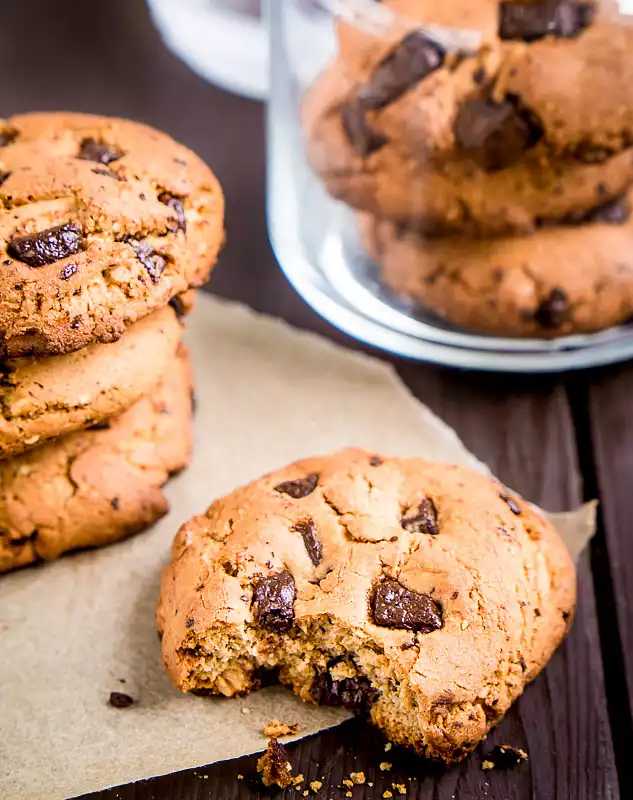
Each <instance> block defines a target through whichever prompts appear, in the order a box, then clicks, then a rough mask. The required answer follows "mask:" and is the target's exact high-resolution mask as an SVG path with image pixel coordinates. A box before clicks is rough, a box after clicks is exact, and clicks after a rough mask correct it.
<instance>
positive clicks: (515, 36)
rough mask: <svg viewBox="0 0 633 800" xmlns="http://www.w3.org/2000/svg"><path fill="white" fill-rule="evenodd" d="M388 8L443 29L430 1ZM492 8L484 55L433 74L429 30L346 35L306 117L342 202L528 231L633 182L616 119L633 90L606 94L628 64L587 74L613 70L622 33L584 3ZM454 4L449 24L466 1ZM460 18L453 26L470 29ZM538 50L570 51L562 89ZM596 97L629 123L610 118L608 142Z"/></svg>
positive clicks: (314, 160) (482, 228)
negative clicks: (590, 66) (607, 56)
mask: <svg viewBox="0 0 633 800" xmlns="http://www.w3.org/2000/svg"><path fill="white" fill-rule="evenodd" d="M384 5H385V6H386V7H389V8H392V7H395V6H396V5H398V7H399V10H400V11H401V13H403V14H405V16H407V17H408V18H409V19H412V20H414V19H415V20H417V21H418V24H420V25H425V24H426V23H428V21H431V22H436V21H437V20H436V19H435V16H434V15H435V14H436V11H435V10H434V9H433V8H431V7H428V4H425V3H422V4H418V3H414V2H413V1H412V2H409V3H407V2H406V0H402V2H401V3H399V4H396V3H390V2H387V3H385V4H384ZM432 5H435V7H436V8H439V7H440V6H438V4H432ZM483 6H484V7H485V9H486V13H487V15H488V16H487V17H486V19H483V20H481V19H480V20H479V24H480V25H481V26H482V28H481V30H482V31H483V32H484V34H485V35H484V37H483V38H482V43H480V45H479V50H478V51H477V52H476V53H474V54H473V53H470V54H467V55H464V54H459V53H456V52H449V51H447V52H446V53H445V55H444V57H443V60H442V61H441V63H439V62H438V61H437V60H436V61H434V62H433V64H434V66H435V68H434V69H433V70H431V71H430V72H429V73H428V74H425V75H423V76H422V77H420V75H421V72H422V67H421V66H420V67H419V69H418V68H417V67H416V65H418V66H419V64H420V63H421V62H423V61H424V62H425V63H427V62H429V57H428V54H427V55H426V56H425V55H424V53H426V49H425V48H426V47H427V45H425V44H424V40H425V36H426V34H425V33H424V32H423V30H421V29H419V28H418V29H417V30H414V31H413V32H409V33H408V34H406V35H405V34H404V33H403V32H402V30H400V29H398V28H397V27H396V28H395V29H394V30H393V31H392V30H391V29H388V31H387V33H386V34H384V35H383V36H379V37H377V36H376V35H373V36H369V34H363V33H361V32H359V31H357V30H354V29H352V28H351V27H349V26H341V29H340V32H339V34H340V53H339V55H338V56H337V58H336V59H335V60H334V62H333V63H332V64H331V66H330V67H328V68H327V69H326V70H325V71H324V72H323V73H322V75H321V76H320V77H319V78H318V79H317V81H316V82H315V84H314V85H313V86H312V87H311V88H310V89H309V90H308V92H307V95H306V98H305V104H304V114H303V116H304V125H305V129H306V149H307V154H308V159H309V161H310V163H311V165H312V167H313V169H314V170H315V171H316V172H317V173H318V174H319V175H320V176H321V177H322V178H323V180H324V182H325V185H326V187H327V189H328V191H329V192H330V193H331V194H332V195H333V196H335V197H337V198H339V199H342V200H344V201H345V202H346V203H348V204H350V205H352V206H354V207H356V208H359V209H362V210H365V211H368V212H370V213H372V214H374V215H378V216H381V217H385V218H389V219H394V220H396V221H405V220H409V219H415V220H416V222H417V223H418V225H424V226H425V228H426V230H427V231H429V232H431V233H441V232H446V231H460V232H462V233H470V234H475V235H493V234H502V233H503V234H511V233H528V232H530V231H531V230H533V229H534V228H535V227H537V226H538V224H539V222H540V221H542V220H559V219H561V218H564V217H565V216H567V215H569V214H575V213H579V212H582V211H586V210H589V209H591V208H592V207H593V206H594V205H596V204H597V202H598V200H599V199H600V198H602V200H603V201H606V200H609V199H613V198H615V197H616V196H617V195H618V194H619V193H621V192H623V191H624V190H626V189H627V188H628V186H630V185H631V183H632V182H633V151H631V149H630V145H631V143H632V142H633V139H630V137H629V135H628V133H627V130H628V127H627V126H628V122H627V120H626V117H627V114H628V112H627V111H626V110H623V109H622V108H620V109H619V110H617V109H618V106H619V104H620V103H621V104H622V105H623V107H624V106H626V97H627V93H626V92H625V93H624V94H622V93H621V94H620V98H624V100H618V102H616V99H615V98H616V93H615V92H613V91H609V92H606V91H603V89H604V88H605V87H604V86H602V84H606V78H605V73H609V72H610V71H611V69H612V68H614V69H615V68H617V65H616V64H614V63H613V62H611V61H609V63H608V65H604V64H603V65H602V72H600V70H599V69H598V68H596V70H594V71H593V72H592V73H591V74H592V75H594V77H593V78H591V79H589V78H587V79H586V80H585V72H584V71H582V70H584V64H585V60H586V61H587V63H593V61H596V62H599V61H600V58H601V55H600V54H601V53H602V54H604V51H605V49H606V46H607V45H606V42H607V41H610V39H611V34H612V31H611V28H612V27H613V26H609V25H607V24H606V23H600V24H598V23H597V22H596V23H594V21H593V11H592V6H591V5H590V4H584V3H580V2H579V3H576V2H571V0H567V1H566V2H565V1H563V2H558V3H557V2H553V3H543V2H540V3H539V2H531V3H521V2H518V3H496V2H494V3H493V2H490V3H488V4H483ZM441 8H442V9H443V10H442V12H441V13H442V15H443V16H444V17H445V16H446V14H449V16H450V13H449V9H453V4H444V6H441ZM457 11H459V12H460V13H463V10H461V9H454V11H453V13H455V12H457ZM416 15H417V16H416ZM490 15H492V16H493V18H494V20H495V26H496V27H495V34H494V36H493V37H492V38H491V37H490V24H489V22H490V20H489V17H490ZM459 19H460V18H459V15H456V16H455V18H454V19H453V20H452V23H451V22H450V20H445V19H443V20H442V22H443V24H453V25H455V26H458V27H461V24H460V21H459ZM466 19H467V17H466ZM486 20H487V21H486ZM424 30H427V31H428V32H432V31H433V30H434V29H433V28H432V27H431V28H429V27H428V25H427V27H426V28H425V29H424ZM616 33H617V35H616ZM543 37H546V38H543ZM613 37H614V41H615V42H616V47H615V51H616V52H617V53H618V55H614V56H613V58H614V59H615V60H616V61H617V59H620V61H622V62H623V64H624V62H626V61H627V59H628V56H627V55H626V54H627V52H629V51H630V48H629V49H628V50H627V46H628V45H627V43H629V44H631V45H633V30H631V29H628V28H616V31H615V33H614V34H613ZM427 38H428V37H427ZM519 40H521V41H519ZM629 40H630V42H629ZM369 41H372V42H373V43H374V47H373V48H371V47H369V44H368V42H369ZM377 43H381V44H380V45H378V44H377ZM533 48H537V52H538V53H540V52H541V50H544V51H545V53H546V54H547V53H553V54H559V53H563V54H564V59H563V60H564V61H565V69H564V70H563V71H560V70H559V71H558V72H557V71H556V70H557V69H558V67H559V64H558V61H556V57H555V55H551V58H550V60H551V61H552V66H551V71H552V73H556V75H557V76H558V77H557V78H556V79H555V80H554V78H552V79H551V80H550V78H549V76H548V74H545V71H544V70H545V68H544V67H543V64H544V63H549V61H548V60H547V58H545V57H544V58H543V59H540V58H537V57H536V56H535V55H533ZM438 58H439V57H438ZM561 58H562V57H561ZM592 59H593V61H592ZM559 60H560V59H559ZM554 62H556V63H555V64H554ZM573 64H575V71H574V69H573ZM539 70H540V71H539ZM581 72H582V80H580V78H578V75H579V74H580V73H581ZM623 74H624V77H623V79H622V80H624V81H625V82H626V81H628V77H627V76H628V72H627V71H626V69H623ZM599 76H601V77H599ZM550 84H551V85H552V87H553V88H552V92H557V94H556V95H555V99H556V102H552V101H551V99H550V98H549V94H548V91H549V86H550ZM630 85H631V86H633V81H631V82H630ZM563 86H564V89H563V88H562V87H563ZM627 86H628V84H627ZM556 87H558V88H556ZM576 89H577V90H576ZM630 91H631V90H630V89H627V92H630ZM594 93H595V94H600V96H601V102H600V103H599V104H598V106H599V108H600V115H601V116H604V117H605V118H606V119H611V120H615V117H617V120H618V123H617V124H616V122H615V121H613V123H612V124H611V126H610V127H609V124H610V123H607V122H605V127H604V128H603V129H602V132H601V134H600V135H599V133H598V121H597V120H598V119H599V116H594V115H593V111H591V108H592V107H593V106H592V104H591V101H590V97H591V95H592V94H594ZM563 94H564V95H565V102H563V101H562V95H563ZM631 99H632V102H631V104H630V107H631V108H633V98H631ZM609 104H610V105H609ZM608 105H609V107H610V109H611V115H610V116H609V115H608V114H607V108H606V106H608ZM570 106H573V108H574V111H573V113H571V112H570V111H569V108H570ZM616 110H617V114H616ZM632 113H633V112H632ZM563 117H565V118H566V119H567V123H566V126H565V125H563V123H562V121H561V120H562V118H563ZM574 120H576V122H575V123H574ZM592 120H593V123H592V122H591V121H592ZM581 121H584V122H585V123H586V125H585V127H586V129H587V130H585V129H582V130H581ZM574 124H575V129H574V131H573V132H572V127H573V125H574ZM592 124H593V128H592V129H591V131H589V128H590V127H591V125H592ZM618 125H619V127H618ZM588 131H589V132H588ZM618 131H619V133H618Z"/></svg>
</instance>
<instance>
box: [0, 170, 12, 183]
mask: <svg viewBox="0 0 633 800" xmlns="http://www.w3.org/2000/svg"><path fill="white" fill-rule="evenodd" d="M10 175H11V173H10V172H2V171H1V170H0V186H2V184H3V183H4V182H5V181H6V179H7V178H8V177H9V176H10Z"/></svg>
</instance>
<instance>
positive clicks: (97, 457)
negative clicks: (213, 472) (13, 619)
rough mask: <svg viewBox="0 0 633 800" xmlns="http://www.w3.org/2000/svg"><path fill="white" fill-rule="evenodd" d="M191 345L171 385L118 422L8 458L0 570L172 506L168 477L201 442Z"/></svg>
mask: <svg viewBox="0 0 633 800" xmlns="http://www.w3.org/2000/svg"><path fill="white" fill-rule="evenodd" d="M190 422H191V375H190V371H189V363H188V359H187V356H186V353H185V352H184V349H182V347H181V350H180V351H179V353H178V355H176V356H174V357H173V359H172V361H171V362H170V364H169V365H168V366H167V368H166V370H165V375H164V380H163V382H162V385H160V386H158V387H157V388H156V389H154V390H153V391H152V392H150V394H148V395H147V396H146V397H144V398H143V399H141V400H139V401H138V402H137V403H136V404H135V405H133V406H132V407H131V408H130V409H128V410H127V411H126V412H125V413H123V414H122V415H121V416H119V417H117V418H115V419H113V420H111V421H110V422H109V423H107V424H104V425H101V426H98V427H96V428H92V429H90V430H86V431H80V432H78V433H72V434H70V435H68V436H65V437H63V438H61V439H58V440H56V441H54V442H50V443H49V444H46V445H44V446H43V447H39V448H37V449H36V450H32V451H31V452H29V453H25V454H23V455H21V456H17V457H16V458H12V459H9V460H7V461H1V462H0V572H6V571H7V570H12V569H16V568H17V567H21V566H24V565H26V564H31V563H32V562H34V561H39V560H42V559H45V560H50V559H54V558H57V557H58V556H60V555H62V553H65V552H67V551H69V550H76V549H78V548H84V547H96V546H97V545H104V544H109V543H111V542H116V541H118V540H119V539H123V538H124V537H126V536H130V535H131V534H133V533H137V532H138V531H141V530H143V528H146V527H148V526H149V525H151V524H152V523H154V522H156V520H158V519H160V517H162V516H163V515H164V514H165V513H166V512H167V510H168V504H167V500H166V498H165V496H164V494H163V491H162V488H161V487H162V486H163V484H164V483H165V482H166V481H167V478H168V477H169V475H171V474H172V473H174V472H177V471H179V470H181V469H183V468H184V467H185V466H186V465H187V462H188V460H189V452H190V446H191V432H190Z"/></svg>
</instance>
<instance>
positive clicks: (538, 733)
mask: <svg viewBox="0 0 633 800" xmlns="http://www.w3.org/2000/svg"><path fill="white" fill-rule="evenodd" d="M0 71H1V74H2V75H3V76H10V78H8V77H5V78H4V79H3V80H2V81H1V82H0V108H1V109H2V113H3V114H5V115H8V114H10V113H13V112H15V111H23V110H29V109H34V108H42V109H45V108H48V109H53V108H68V109H78V110H86V111H95V112H100V113H106V114H117V115H122V116H130V117H134V118H137V119H140V120H143V121H146V122H149V123H151V124H154V125H157V126H158V127H161V128H164V129H165V130H167V131H169V132H170V133H172V134H173V135H174V136H176V137H177V138H179V139H181V140H182V141H184V142H185V143H187V144H189V145H190V146H191V147H193V148H194V149H196V150H197V151H198V152H199V153H200V154H201V155H202V156H203V157H204V158H206V159H207V160H208V161H209V162H210V163H211V164H212V165H213V167H214V169H215V170H216V171H217V173H218V175H219V177H220V179H221V181H222V183H223V185H224V187H225V190H226V195H227V202H228V209H229V210H228V218H227V229H228V237H229V238H228V245H227V248H226V250H225V252H224V254H223V256H222V260H221V264H220V266H219V267H218V269H217V270H216V273H215V274H214V276H213V279H212V282H211V286H212V289H213V290H214V291H215V292H217V293H219V294H222V295H225V296H227V297H231V298H234V299H239V300H242V301H244V302H246V303H248V304H250V305H251V306H253V307H254V308H257V309H259V310H263V311H266V312H268V313H272V314H277V315H279V316H283V317H285V318H286V319H287V320H289V321H290V322H292V323H293V324H296V325H299V326H301V327H305V328H310V329H312V330H316V331H318V332H321V333H324V334H325V335H328V336H330V337H331V338H333V339H336V340H337V341H339V342H344V343H346V344H348V345H349V346H353V347H360V345H358V344H356V343H354V342H352V341H351V340H349V339H347V337H345V336H344V335H343V334H341V333H339V332H337V331H334V330H333V329H332V328H331V327H329V326H328V325H327V324H326V323H325V322H324V321H323V320H321V319H320V318H319V317H318V316H317V315H316V314H314V313H313V312H312V311H311V310H310V309H309V308H308V307H307V306H306V305H305V304H304V303H303V302H302V301H301V300H300V299H299V298H298V297H297V296H296V294H295V293H294V291H293V290H292V289H291V287H290V286H289V285H288V284H287V283H286V281H285V280H284V278H283V276H282V274H281V272H280V271H279V270H278V268H277V266H276V264H275V260H274V257H273V254H272V253H271V251H270V247H269V245H268V240H267V234H266V224H265V214H264V182H265V165H264V146H263V113H262V108H261V106H259V105H257V104H255V103H249V102H247V101H243V100H240V99H238V98H235V97H232V96H230V95H227V94H224V93H222V92H220V91H218V90H216V89H214V88H213V87H211V86H208V85H207V84H205V83H204V82H203V81H202V80H200V79H199V78H197V77H196V76H194V75H193V74H192V73H190V72H189V70H188V69H187V68H186V67H184V66H183V65H182V64H180V63H179V62H178V61H177V60H176V59H174V58H173V57H172V56H171V55H169V54H168V53H167V51H166V50H164V48H163V47H162V45H161V43H160V41H159V39H158V37H157V35H156V33H155V31H154V30H153V28H152V27H151V24H150V22H149V20H148V16H147V12H146V9H145V7H144V4H143V2H142V0H109V2H108V3H100V4H96V3H85V2H84V0H63V1H60V2H57V3H55V4H51V3H50V2H48V1H47V0H19V2H18V0H13V2H5V3H3V4H0ZM363 349H366V348H363ZM392 360H393V359H392ZM394 363H395V364H396V366H397V368H398V370H399V372H400V374H401V376H402V377H403V379H404V380H405V381H406V383H407V384H408V385H409V386H410V387H411V389H412V391H413V392H414V393H415V394H416V395H417V396H418V397H419V398H421V399H422V400H423V401H424V402H426V403H427V404H428V405H430V407H431V408H433V409H434V410H435V411H436V412H437V413H439V414H440V415H441V416H442V417H443V418H444V419H445V420H446V421H447V422H449V424H451V425H453V426H454V427H455V428H456V429H457V431H458V433H459V434H460V435H461V436H462V437H463V439H464V441H465V442H466V444H467V445H468V446H469V447H470V448H471V449H472V450H473V451H474V452H475V453H476V454H477V455H478V456H479V457H480V458H482V459H483V460H485V461H487V462H488V463H489V465H490V466H491V467H492V469H493V470H494V471H495V472H497V474H498V475H499V477H500V478H501V479H502V480H504V481H506V482H507V483H508V484H509V485H511V486H513V487H514V488H516V489H517V490H518V491H521V492H523V493H525V494H526V495H527V496H528V497H529V498H530V499H531V500H534V501H535V502H537V503H540V504H542V505H544V506H546V507H549V508H552V509H557V508H558V509H560V508H568V507H571V506H573V505H575V504H577V503H578V502H579V501H580V499H581V496H582V481H581V476H580V472H579V468H578V463H577V457H576V445H575V439H574V429H573V424H572V418H571V414H570V408H569V404H568V400H567V393H566V388H565V384H564V383H563V382H562V381H560V380H557V379H554V378H547V379H534V380H532V379H521V380H520V379H514V378H511V377H499V376H496V377H491V376H482V375H472V374H468V373H459V372H449V371H446V370H443V369H439V368H434V367H429V366H424V365H417V364H412V363H407V362H403V361H394ZM623 380H625V382H626V386H625V388H626V389H628V390H629V391H628V396H629V397H630V388H631V387H630V386H628V383H629V382H633V375H631V374H630V373H625V378H624V379H623ZM609 391H610V390H609V388H608V386H607V387H606V388H603V389H601V388H600V386H598V388H597V389H596V393H595V395H592V397H593V398H594V400H593V402H594V403H595V404H596V407H598V406H601V405H602V404H603V403H606V409H607V410H606V411H605V409H601V411H600V414H596V415H595V419H596V420H597V421H596V423H595V425H596V441H597V442H598V456H599V461H600V466H601V469H602V470H603V480H602V483H603V484H604V485H605V487H606V484H608V483H610V481H611V480H612V479H613V478H617V473H618V472H619V470H620V469H621V470H626V468H628V466H629V462H628V460H627V453H628V454H630V453H631V452H633V441H630V442H629V438H630V437H631V436H633V434H627V436H628V438H626V439H625V438H624V437H623V441H622V443H621V447H620V449H618V442H616V441H614V439H615V438H617V437H616V436H614V434H613V419H612V418H611V416H610V414H612V415H613V416H614V418H615V420H616V421H620V428H624V427H626V426H625V419H626V417H627V410H626V409H625V407H624V406H623V405H621V404H620V402H621V401H619V400H617V401H616V400H614V399H613V398H612V399H611V400H609V399H608V395H609ZM618 391H620V390H618ZM605 393H606V394H605ZM616 394H617V392H616ZM605 397H607V400H605ZM359 402H362V398H359ZM608 409H612V410H611V411H610V412H609V411H608ZM601 415H602V416H601ZM600 420H602V421H603V422H600ZM614 454H615V455H614ZM611 458H615V461H613V462H610V459H611ZM628 458H630V455H629V456H628ZM629 472H630V469H629ZM616 483H617V486H616V487H615V488H614V489H613V491H612V494H611V499H610V501H608V502H607V504H606V505H605V514H606V517H607V518H608V521H609V525H608V530H609V531H614V533H613V537H611V536H610V538H609V547H610V551H611V552H612V553H613V554H614V556H615V559H616V561H617V559H620V560H619V561H617V563H616V565H615V566H614V573H613V574H614V584H617V586H618V591H619V592H620V595H621V596H622V597H624V598H628V597H630V592H631V591H632V590H631V587H632V586H633V567H631V564H633V558H632V557H631V556H633V553H632V552H631V547H630V546H628V547H627V546H626V544H625V543H623V541H622V537H621V535H620V533H621V531H622V530H625V524H626V517H627V506H626V501H627V491H626V488H625V487H624V485H623V480H620V481H619V483H618V482H617V481H616ZM605 491H606V492H607V494H608V491H609V490H608V488H605ZM615 532H617V533H615ZM611 538H613V539H614V541H613V542H612V541H611ZM626 557H628V559H629V562H628V564H626V565H624V564H622V563H621V561H622V560H624V559H625V558H626ZM579 574H580V603H579V609H578V614H577V618H576V621H575V624H574V628H573V631H572V633H571V635H570V637H569V639H568V641H567V642H566V643H565V645H564V646H563V647H562V648H561V649H560V651H559V652H558V653H557V654H556V655H555V657H554V659H553V660H552V663H551V664H550V666H549V667H548V669H547V670H546V672H545V674H544V675H543V676H541V677H540V678H539V679H538V680H537V681H536V682H535V683H534V684H533V685H532V686H531V687H530V688H529V689H528V690H527V692H526V694H525V696H524V697H523V698H522V699H521V700H520V701H519V702H518V703H517V705H516V706H515V707H514V708H513V709H512V710H511V712H510V713H509V714H508V715H507V717H506V719H505V720H504V721H503V723H502V724H501V726H500V727H499V728H498V729H497V730H496V731H494V732H493V734H492V735H491V736H490V737H489V740H488V741H487V742H486V743H484V745H483V746H482V749H481V750H482V752H483V753H485V752H487V751H488V749H489V748H490V747H492V745H493V744H495V743H501V742H508V743H511V744H514V745H517V746H521V747H524V748H525V749H526V750H528V751H529V753H530V762H529V764H528V765H526V766H522V767H520V768H518V769H516V770H512V771H509V772H502V771H493V772H483V771H482V770H481V765H480V762H481V756H480V754H475V755H474V756H473V757H472V758H471V759H469V760H468V761H467V762H465V763H464V764H462V765H460V766H458V767H456V768H454V769H451V770H449V771H442V770H441V769H439V768H438V767H435V766H433V765H430V764H428V763H425V762H422V761H421V760H419V759H414V758H412V757H411V756H409V755H407V754H406V753H402V752H400V751H396V750H394V751H391V753H390V754H389V758H388V760H389V761H391V762H393V764H394V768H393V772H392V773H389V774H386V773H381V772H380V770H378V769H377V766H376V765H377V764H378V763H379V762H380V761H382V760H385V754H384V742H383V741H382V740H381V738H380V736H379V735H378V734H376V733H375V732H374V731H372V730H371V729H370V728H368V727H367V726H366V725H364V724H363V723H361V722H359V721H353V722H350V723H347V724H345V725H343V726H340V727H339V728H337V729H334V730H332V731H329V732H327V733H324V734H321V735H319V736H316V737H312V738H311V739H309V740H306V741H303V742H301V743H299V744H297V745H296V746H294V747H293V748H292V755H293V762H294V764H295V768H296V770H297V771H301V772H303V774H304V775H305V776H306V778H307V779H308V780H312V779H315V778H319V779H321V778H322V776H324V778H325V780H324V785H323V788H322V789H321V790H320V791H319V792H318V796H319V797H320V798H322V800H328V799H329V798H339V797H344V790H340V789H337V788H336V787H337V786H339V785H340V783H341V780H342V779H343V778H344V777H347V776H348V775H349V772H350V771H352V770H353V771H361V770H362V771H364V772H365V774H366V776H367V780H368V781H372V782H374V786H373V787H369V786H367V785H366V786H364V787H358V788H357V789H355V790H354V798H356V800H361V798H370V797H372V798H373V797H381V796H382V793H383V792H384V791H385V790H387V789H389V790H391V791H393V790H392V789H391V783H392V782H394V781H395V782H400V781H402V782H403V783H405V784H406V785H407V787H408V790H407V796H408V797H411V798H419V800H423V799H424V800H427V798H428V799H429V800H430V799H431V798H433V799H434V800H435V799H437V800H440V799H441V800H449V798H450V800H479V798H481V800H483V798H498V799H499V800H501V799H503V800H527V799H528V798H538V799H539V800H541V799H543V800H548V799H549V798H552V800H553V798H561V800H565V799H566V798H569V800H585V799H586V800H599V799H601V798H617V797H618V796H619V793H618V781H617V777H616V772H615V765H614V751H613V745H612V740H611V731H610V727H609V719H608V714H607V704H606V699H605V691H604V683H603V670H602V662H601V655H600V652H601V651H600V640H599V634H598V626H597V622H596V612H595V598H594V588H593V582H592V576H591V571H590V563H589V559H588V557H585V558H583V559H582V560H581V564H580V568H579ZM627 589H628V594H627ZM620 617H621V619H622V620H623V622H622V624H621V626H620V630H621V631H622V636H623V643H624V644H625V646H626V650H627V653H628V654H629V660H628V661H627V664H629V668H630V669H632V670H633V658H631V656H630V654H631V652H633V628H632V627H631V625H632V623H631V615H630V614H628V612H627V610H626V609H624V610H623V611H622V612H621V615H620ZM631 674H633V673H629V677H630V678H631ZM201 735H204V732H201ZM116 757H117V754H116V753H113V758H116ZM238 773H241V774H243V775H244V776H246V778H245V780H237V775H238ZM253 773H254V758H252V757H251V758H246V759H240V760H239V761H236V762H228V763H224V764H219V765H215V766H212V767H211V768H209V769H208V770H205V769H201V770H195V771H190V772H186V773H180V774H177V775H171V776H165V777H162V778H157V779H154V780H151V781H146V782H142V783H139V784H136V785H131V786H127V787H120V788H119V789H117V790H111V791H104V792H100V793H97V794H95V795H91V797H92V798H99V799H100V800H115V798H117V800H150V798H154V799H155V800H163V799H164V800H167V798H171V800H203V798H209V800H224V799H225V798H227V800H228V798H231V800H233V798H235V799H237V798H240V800H246V798H249V797H253V796H257V795H260V794H261V795H265V796H269V795H270V794H271V793H269V792H263V791H261V790H260V789H261V787H258V786H257V785H255V784H253V783H252V782H251V781H250V778H251V777H252V776H253ZM286 794H288V795H291V794H294V795H297V792H296V791H292V792H287V793H286ZM394 794H395V793H394ZM395 796H396V797H397V796H398V795H397V794H395Z"/></svg>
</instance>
